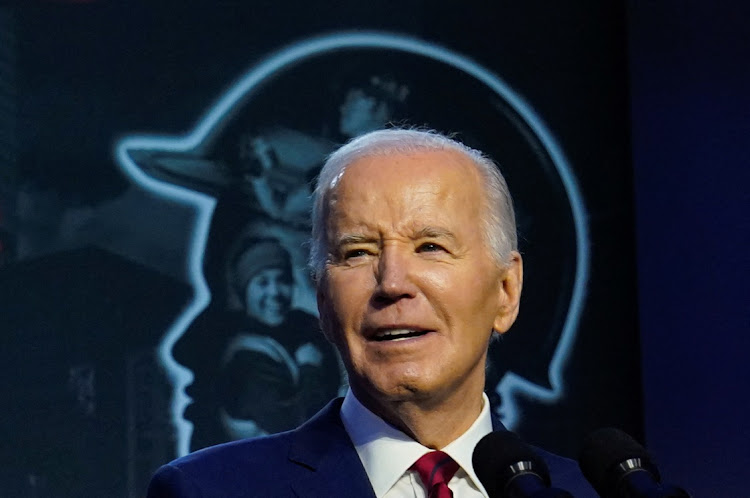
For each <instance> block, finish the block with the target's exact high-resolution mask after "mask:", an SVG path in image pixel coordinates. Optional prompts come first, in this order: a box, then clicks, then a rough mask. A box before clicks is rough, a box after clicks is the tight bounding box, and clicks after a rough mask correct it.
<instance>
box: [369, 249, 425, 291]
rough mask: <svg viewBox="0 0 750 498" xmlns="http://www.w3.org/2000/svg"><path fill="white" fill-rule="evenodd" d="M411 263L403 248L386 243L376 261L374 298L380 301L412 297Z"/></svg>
mask: <svg viewBox="0 0 750 498" xmlns="http://www.w3.org/2000/svg"><path fill="white" fill-rule="evenodd" d="M412 270H413V269H412V264H411V262H410V258H409V254H408V253H407V251H406V250H405V249H404V248H399V247H395V246H390V245H386V246H384V247H383V249H382V250H381V253H380V257H379V258H378V261H377V269H376V279H377V287H376V290H375V298H376V300H377V301H379V302H381V303H387V302H393V301H397V300H399V299H404V298H410V297H414V296H415V294H416V285H415V283H414V281H413V271H412Z"/></svg>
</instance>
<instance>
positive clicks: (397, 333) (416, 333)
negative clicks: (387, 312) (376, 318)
mask: <svg viewBox="0 0 750 498" xmlns="http://www.w3.org/2000/svg"><path fill="white" fill-rule="evenodd" d="M429 332H430V331H429V330H410V329H391V330H381V331H379V332H378V333H377V334H375V335H374V336H373V337H372V340H374V341H378V342H385V341H403V340H405V339H411V338H413V337H420V336H423V335H425V334H427V333H429Z"/></svg>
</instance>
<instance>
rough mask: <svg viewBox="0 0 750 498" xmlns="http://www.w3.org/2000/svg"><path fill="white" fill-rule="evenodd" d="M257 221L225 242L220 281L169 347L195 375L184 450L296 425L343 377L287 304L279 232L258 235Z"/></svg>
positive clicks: (289, 287) (312, 328) (326, 347)
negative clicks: (188, 436)
mask: <svg viewBox="0 0 750 498" xmlns="http://www.w3.org/2000/svg"><path fill="white" fill-rule="evenodd" d="M262 226H263V225H260V227H262ZM258 229H259V226H258V225H251V226H250V229H249V230H246V231H244V232H241V236H240V237H239V238H238V240H236V241H235V242H234V243H233V244H231V246H230V248H229V250H228V251H227V252H226V260H225V261H224V268H225V272H224V278H223V279H222V281H220V282H217V285H220V286H224V288H223V289H219V288H216V292H215V293H214V300H213V301H212V303H211V305H210V306H209V307H208V308H207V309H206V310H205V311H204V312H203V313H202V314H201V315H200V316H199V317H198V318H197V319H196V320H195V321H194V322H193V324H192V325H191V326H190V327H189V328H188V330H187V331H186V332H185V333H184V335H183V336H182V337H181V339H180V340H179V341H178V342H177V343H176V345H175V348H174V356H175V359H176V360H177V361H178V362H180V363H181V364H183V365H185V366H187V367H188V368H190V370H191V371H192V372H193V375H194V380H193V383H192V385H191V386H190V387H189V388H188V394H189V395H190V397H191V398H192V400H193V402H192V404H191V405H190V406H188V408H187V410H186V412H185V416H186V418H187V419H188V420H190V421H191V422H192V424H193V434H192V439H191V443H190V447H191V448H192V449H199V448H202V447H205V446H208V445H211V444H217V443H220V442H226V441H231V440H234V439H240V438H243V437H251V436H256V435H261V434H271V433H275V432H280V431H283V430H288V429H291V428H294V427H296V426H297V425H299V424H300V423H302V422H303V421H304V420H306V419H307V418H309V417H310V416H311V415H313V414H314V413H315V412H317V411H318V410H319V409H320V408H321V407H322V406H323V405H324V404H325V403H326V402H327V401H328V400H330V399H331V398H332V397H334V396H335V395H336V394H337V393H338V391H339V387H340V385H341V382H342V380H341V376H340V374H339V365H338V359H337V355H336V353H335V351H334V349H333V347H332V346H331V345H330V344H329V343H328V342H327V341H326V340H325V339H324V337H323V335H322V333H321V332H320V331H319V327H318V323H317V318H316V316H314V315H311V314H310V313H309V312H307V311H305V310H301V309H298V308H294V307H293V294H294V288H295V285H296V284H295V281H294V276H293V267H292V258H291V256H290V254H289V252H288V251H287V250H286V249H285V248H284V247H283V245H282V243H281V242H280V241H279V240H278V239H269V238H258V234H256V233H254V232H256V231H257V230H258ZM221 296H224V298H225V299H222V298H221Z"/></svg>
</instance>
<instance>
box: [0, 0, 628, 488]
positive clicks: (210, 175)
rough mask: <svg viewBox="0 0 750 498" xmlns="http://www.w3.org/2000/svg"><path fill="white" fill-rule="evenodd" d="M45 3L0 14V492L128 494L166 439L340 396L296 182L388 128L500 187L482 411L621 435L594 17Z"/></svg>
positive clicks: (606, 19)
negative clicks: (521, 266)
mask: <svg viewBox="0 0 750 498" xmlns="http://www.w3.org/2000/svg"><path fill="white" fill-rule="evenodd" d="M68 3H70V4H71V5H59V6H54V8H51V7H50V8H49V9H47V8H46V7H40V8H38V9H36V8H35V9H25V8H6V7H0V32H2V35H3V41H4V43H3V44H2V47H1V48H0V60H2V62H3V68H4V70H3V71H0V83H2V85H0V102H2V104H3V105H2V106H0V130H2V131H3V133H1V134H0V135H1V136H0V298H2V299H0V340H2V348H0V349H1V351H0V357H2V361H0V369H2V374H3V375H2V376H0V377H2V380H1V381H0V383H2V385H3V388H4V389H3V392H4V393H6V405H7V407H8V408H7V409H6V410H4V412H3V413H2V414H0V432H2V434H3V437H0V440H2V441H3V442H6V441H7V443H6V444H5V449H6V451H3V452H0V453H2V455H0V461H1V463H2V465H0V495H2V496H6V495H7V496H11V497H12V496H22V497H26V496H34V497H37V498H48V497H55V498H60V497H64V498H72V497H75V498H89V497H97V498H98V497H101V496H107V497H109V496H112V497H121V496H126V497H128V498H133V497H138V496H143V494H144V491H145V485H146V483H147V481H148V479H149V477H150V475H151V474H152V473H153V471H154V470H155V469H156V468H157V467H158V466H159V465H161V464H163V463H165V462H167V461H169V460H171V459H173V458H174V457H176V456H180V455H183V454H185V453H187V452H189V451H192V450H195V449H198V448H202V447H205V446H207V445H210V444H214V443H219V442H224V441H230V440H234V439H238V438H242V437H247V436H253V435H257V434H270V433H275V432H278V431H283V430H286V429H289V428H292V427H294V426H295V425H297V424H299V423H300V422H301V421H303V420H305V419H306V418H308V417H309V416H310V415H311V414H313V413H315V411H316V410H317V409H318V408H319V407H320V406H321V405H322V404H323V403H325V402H326V401H328V400H329V399H331V398H332V397H335V396H337V395H340V394H341V393H342V392H344V391H345V390H346V389H347V379H346V378H345V376H344V375H343V373H342V369H341V367H340V360H339V358H338V357H337V355H336V353H335V351H334V349H333V348H332V346H331V345H330V344H328V342H326V340H325V339H324V337H323V335H322V333H321V332H320V330H319V324H318V321H317V305H316V296H315V291H314V285H313V282H312V280H311V276H310V272H309V270H308V266H307V262H308V256H309V251H308V246H307V241H308V238H309V235H310V234H309V231H310V220H309V212H310V207H311V206H310V193H311V192H312V191H313V189H314V187H315V182H316V179H317V174H318V171H319V169H320V167H321V165H322V164H323V162H324V161H325V158H326V157H327V155H328V154H329V153H330V152H331V151H333V150H334V149H335V148H336V147H337V146H338V145H340V144H342V143H344V142H346V141H348V140H349V139H351V138H352V137H354V136H357V135H359V134H361V133H363V132H366V131H370V130H374V129H379V128H383V127H389V126H415V127H426V128H433V129H436V130H438V131H441V132H445V133H448V134H453V135H454V136H455V137H456V138H457V139H459V140H460V141H462V142H464V143H466V144H467V145H469V146H473V147H476V148H478V149H480V150H483V151H486V152H487V153H488V154H489V155H491V156H492V158H493V159H495V160H496V161H497V163H498V164H499V167H500V168H501V169H502V171H503V174H504V176H505V178H506V179H507V181H508V183H509V185H510V189H511V191H512V192H514V200H515V204H516V206H515V207H516V214H517V220H518V222H519V241H520V246H521V247H520V249H521V251H522V254H523V258H524V263H525V270H526V275H525V277H526V278H525V282H524V293H523V301H522V305H521V309H522V311H521V313H520V316H519V319H518V321H517V322H516V324H515V325H514V327H513V329H512V330H511V331H510V332H509V333H508V334H505V336H504V337H503V338H502V339H501V340H499V341H497V342H495V343H493V344H492V349H491V350H490V352H489V361H490V368H489V370H488V372H487V379H488V382H487V394H488V396H489V399H490V401H491V407H492V410H493V411H494V412H495V414H497V415H498V416H500V417H501V418H502V419H503V420H504V422H505V423H506V424H507V425H508V426H510V427H512V428H514V429H515V430H516V431H518V432H519V433H521V434H522V435H524V436H525V437H527V439H529V440H530V441H539V442H541V443H543V446H545V447H547V448H550V449H552V450H555V451H557V452H559V453H561V454H564V455H567V456H572V455H573V454H574V452H575V449H576V446H575V445H576V444H577V442H578V440H579V436H581V435H582V433H583V432H585V431H586V430H587V429H588V428H590V427H592V426H594V425H596V424H597V423H599V422H600V421H602V420H606V421H607V422H608V423H609V422H610V421H612V423H615V422H618V421H621V422H622V423H621V424H620V425H621V426H622V427H624V428H626V429H630V432H631V433H634V434H636V435H637V434H638V432H639V430H640V427H641V426H640V419H639V417H640V411H639V410H640V391H639V389H640V384H639V383H638V374H637V372H638V370H637V368H638V363H637V358H638V349H637V344H635V343H634V342H633V341H631V336H632V334H633V333H635V331H636V330H637V328H636V315H635V305H634V301H635V297H634V294H633V292H632V290H633V288H634V278H635V277H634V275H635V273H634V271H633V266H632V262H633V254H632V250H631V249H632V247H631V245H630V244H631V243H632V240H631V238H630V235H631V234H630V232H629V231H628V230H629V227H631V221H632V220H631V219H630V218H629V217H628V216H629V215H628V213H630V211H628V210H629V209H630V208H631V207H632V206H631V202H632V198H631V196H632V189H631V188H630V184H629V183H628V178H629V176H628V175H629V174H630V169H629V168H630V166H629V164H628V161H627V157H628V156H627V150H628V148H627V147H628V143H627V131H628V129H627V125H626V124H621V123H627V119H626V117H627V109H628V108H627V91H626V90H627V88H626V83H625V82H627V77H626V75H625V74H624V73H623V72H622V71H621V70H620V68H621V67H626V66H625V61H620V59H618V58H617V57H619V55H618V56H617V57H615V56H614V55H613V54H620V52H618V50H619V47H620V43H622V40H624V39H625V38H624V29H623V26H622V22H621V20H620V18H619V17H617V16H616V15H615V14H616V12H615V13H614V14H613V12H614V11H612V9H610V8H605V7H601V5H602V4H600V3H596V2H591V5H589V7H592V6H594V5H596V6H597V7H596V8H593V7H592V8H591V9H588V8H587V9H586V11H585V12H584V11H583V10H575V9H576V8H578V7H571V6H569V5H566V6H564V7H563V6H562V5H561V6H559V7H554V8H550V9H549V10H547V9H544V10H542V11H540V10H539V9H536V8H533V7H526V6H525V4H518V6H513V7H510V6H504V5H500V4H498V5H495V4H486V5H483V6H482V7H481V8H480V7H479V6H477V9H478V12H477V11H474V10H472V12H471V20H470V22H469V20H468V19H464V20H462V18H461V16H462V15H463V14H462V13H461V12H457V11H456V9H455V8H454V6H453V5H449V3H448V2H437V3H435V4H434V5H433V4H431V5H430V7H429V8H426V7H425V5H423V4H421V3H412V4H400V5H399V9H398V15H395V14H394V12H392V11H391V10H389V9H383V8H382V6H381V5H375V4H373V5H370V4H367V3H351V4H346V5H344V4H341V5H337V6H335V7H333V6H330V5H328V4H326V5H323V4H322V3H320V2H312V3H300V2H299V1H297V0H278V1H277V2H275V3H274V4H273V5H271V4H268V5H267V6H266V8H264V9H262V10H263V12H259V11H258V9H257V6H256V5H254V3H253V2H245V3H237V4H236V5H233V8H232V9H223V8H218V7H216V6H212V7H210V8H200V7H198V6H190V7H187V6H180V8H179V9H177V10H175V5H174V4H173V3H171V2H167V3H163V4H162V3H152V4H153V5H152V4H146V3H142V4H138V5H131V4H128V5H127V6H124V5H123V6H119V5H111V6H110V7H111V8H107V9H98V8H97V6H92V5H82V4H83V3H85V2H72V3H71V2H68ZM79 4H81V5H79ZM157 4H158V5H157ZM571 9H573V10H571ZM466 10H467V12H468V10H471V9H466ZM521 14H523V16H521V17H524V18H527V20H526V21H523V22H521V21H520V17H519V16H520V15H521ZM477 23H479V24H480V26H479V27H477ZM579 28H580V29H579ZM621 63H622V64H621ZM593 89H596V90H595V91H594V90H593ZM623 227H626V228H625V229H623ZM613 262H615V263H616V264H614V263H613ZM540 310H543V312H541V311H540ZM613 316H616V317H617V320H616V321H614V320H612V317H613ZM592 372H597V374H596V375H593V374H592ZM601 372H604V373H601ZM594 402H595V403H597V406H600V407H602V411H601V412H600V413H593V412H591V413H590V412H589V411H585V410H581V406H589V405H591V404H592V403H594ZM551 414H554V416H555V418H554V420H555V423H554V424H550V423H549V420H550V419H551V418H550V417H551ZM30 428H33V429H34V430H29V429H30Z"/></svg>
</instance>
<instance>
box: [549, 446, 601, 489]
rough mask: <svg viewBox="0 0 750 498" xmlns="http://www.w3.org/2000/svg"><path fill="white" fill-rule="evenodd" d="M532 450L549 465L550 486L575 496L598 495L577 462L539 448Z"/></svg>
mask: <svg viewBox="0 0 750 498" xmlns="http://www.w3.org/2000/svg"><path fill="white" fill-rule="evenodd" d="M534 450H535V451H536V453H537V454H538V455H539V456H541V457H542V459H544V463H546V464H547V467H549V474H550V479H551V481H552V487H554V488H559V489H564V490H565V491H568V492H569V493H570V494H572V495H573V496H575V497H576V498H589V497H591V498H596V497H598V496H599V495H598V494H597V493H596V491H594V488H593V487H591V484H589V482H588V481H587V480H586V478H585V477H584V475H583V473H582V472H581V469H580V467H579V466H578V462H576V461H575V460H571V459H570V458H565V457H561V456H559V455H555V454H554V453H550V452H549V451H546V450H543V449H541V448H537V447H534Z"/></svg>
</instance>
